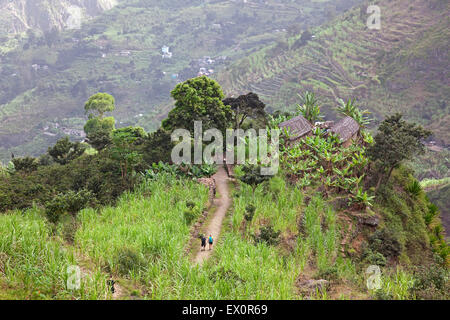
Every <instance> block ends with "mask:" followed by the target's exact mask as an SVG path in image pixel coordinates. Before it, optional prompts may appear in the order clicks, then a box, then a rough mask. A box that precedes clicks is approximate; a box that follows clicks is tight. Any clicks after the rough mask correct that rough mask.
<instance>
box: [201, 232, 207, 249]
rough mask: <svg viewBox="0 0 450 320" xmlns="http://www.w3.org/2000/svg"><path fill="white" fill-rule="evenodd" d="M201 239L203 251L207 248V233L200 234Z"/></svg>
mask: <svg viewBox="0 0 450 320" xmlns="http://www.w3.org/2000/svg"><path fill="white" fill-rule="evenodd" d="M200 239H201V240H202V249H201V250H202V251H205V250H206V237H205V235H203V234H202V235H201V236H200Z"/></svg>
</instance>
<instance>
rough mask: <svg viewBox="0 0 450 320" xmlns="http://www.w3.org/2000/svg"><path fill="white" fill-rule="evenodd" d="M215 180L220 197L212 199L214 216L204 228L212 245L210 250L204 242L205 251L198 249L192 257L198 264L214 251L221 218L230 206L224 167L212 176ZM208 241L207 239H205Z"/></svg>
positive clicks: (221, 222)
mask: <svg viewBox="0 0 450 320" xmlns="http://www.w3.org/2000/svg"><path fill="white" fill-rule="evenodd" d="M213 178H214V180H215V181H216V190H217V191H218V192H219V195H220V198H219V199H214V208H216V210H215V212H214V216H213V217H212V218H211V219H210V222H209V224H208V226H207V227H206V228H205V229H204V233H205V237H206V238H208V237H209V235H212V236H213V238H214V246H213V249H212V250H209V249H208V247H209V245H208V243H207V244H206V250H205V251H201V250H200V251H199V252H198V253H197V255H196V257H195V259H194V263H195V264H198V265H202V264H203V262H205V261H206V260H207V259H209V257H210V256H211V254H212V253H213V251H214V248H215V246H216V244H217V240H218V239H219V237H220V231H221V229H222V224H223V220H224V218H225V216H226V214H227V211H228V209H229V208H230V206H231V198H230V190H229V188H228V180H229V179H228V174H227V172H226V171H225V168H224V167H223V166H221V167H220V168H219V171H218V172H217V173H216V174H215V175H214V176H213ZM195 240H196V241H198V246H200V240H198V239H195ZM207 242H208V241H207Z"/></svg>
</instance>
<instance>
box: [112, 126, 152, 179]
mask: <svg viewBox="0 0 450 320" xmlns="http://www.w3.org/2000/svg"><path fill="white" fill-rule="evenodd" d="M145 136H146V133H145V131H144V129H142V128H139V127H137V128H135V127H126V128H121V129H117V130H114V132H113V134H112V146H111V148H110V152H111V157H112V158H113V159H115V160H117V161H119V162H120V169H121V174H122V180H123V182H124V184H125V183H126V182H127V181H128V175H129V172H130V171H132V170H133V169H134V168H135V166H136V165H137V164H138V163H139V162H140V161H141V159H142V154H141V153H139V152H138V151H137V149H136V146H137V145H140V144H142V143H143V139H144V138H145Z"/></svg>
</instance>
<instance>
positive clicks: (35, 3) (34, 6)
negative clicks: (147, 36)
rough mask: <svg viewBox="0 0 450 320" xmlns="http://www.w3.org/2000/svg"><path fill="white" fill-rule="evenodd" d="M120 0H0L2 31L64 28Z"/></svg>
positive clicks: (13, 31)
mask: <svg viewBox="0 0 450 320" xmlns="http://www.w3.org/2000/svg"><path fill="white" fill-rule="evenodd" d="M118 2H119V0H0V32H1V33H7V34H15V33H19V32H24V31H26V30H27V29H34V30H41V31H48V30H51V29H52V28H54V27H56V28H57V29H60V30H61V29H65V28H68V27H69V28H70V27H74V26H76V25H78V24H79V23H81V22H82V21H85V20H86V19H89V18H91V17H95V16H97V15H99V14H100V13H101V12H103V11H105V10H109V9H111V8H113V7H114V6H115V5H117V3H118Z"/></svg>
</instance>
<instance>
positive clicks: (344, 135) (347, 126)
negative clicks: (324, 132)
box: [329, 117, 361, 147]
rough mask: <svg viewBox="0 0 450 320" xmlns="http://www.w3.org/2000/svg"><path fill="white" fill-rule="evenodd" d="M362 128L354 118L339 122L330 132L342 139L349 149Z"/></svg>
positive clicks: (346, 118)
mask: <svg viewBox="0 0 450 320" xmlns="http://www.w3.org/2000/svg"><path fill="white" fill-rule="evenodd" d="M360 129H361V127H360V126H359V124H358V122H356V121H355V119H353V118H352V117H345V118H344V119H342V120H340V121H338V122H337V123H336V124H335V125H334V126H333V127H332V128H331V129H330V130H329V132H332V133H334V134H335V135H337V136H338V137H339V138H340V139H341V143H342V145H343V146H344V147H348V146H350V145H351V144H352V142H353V141H354V140H356V139H357V138H358V135H359V130H360Z"/></svg>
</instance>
